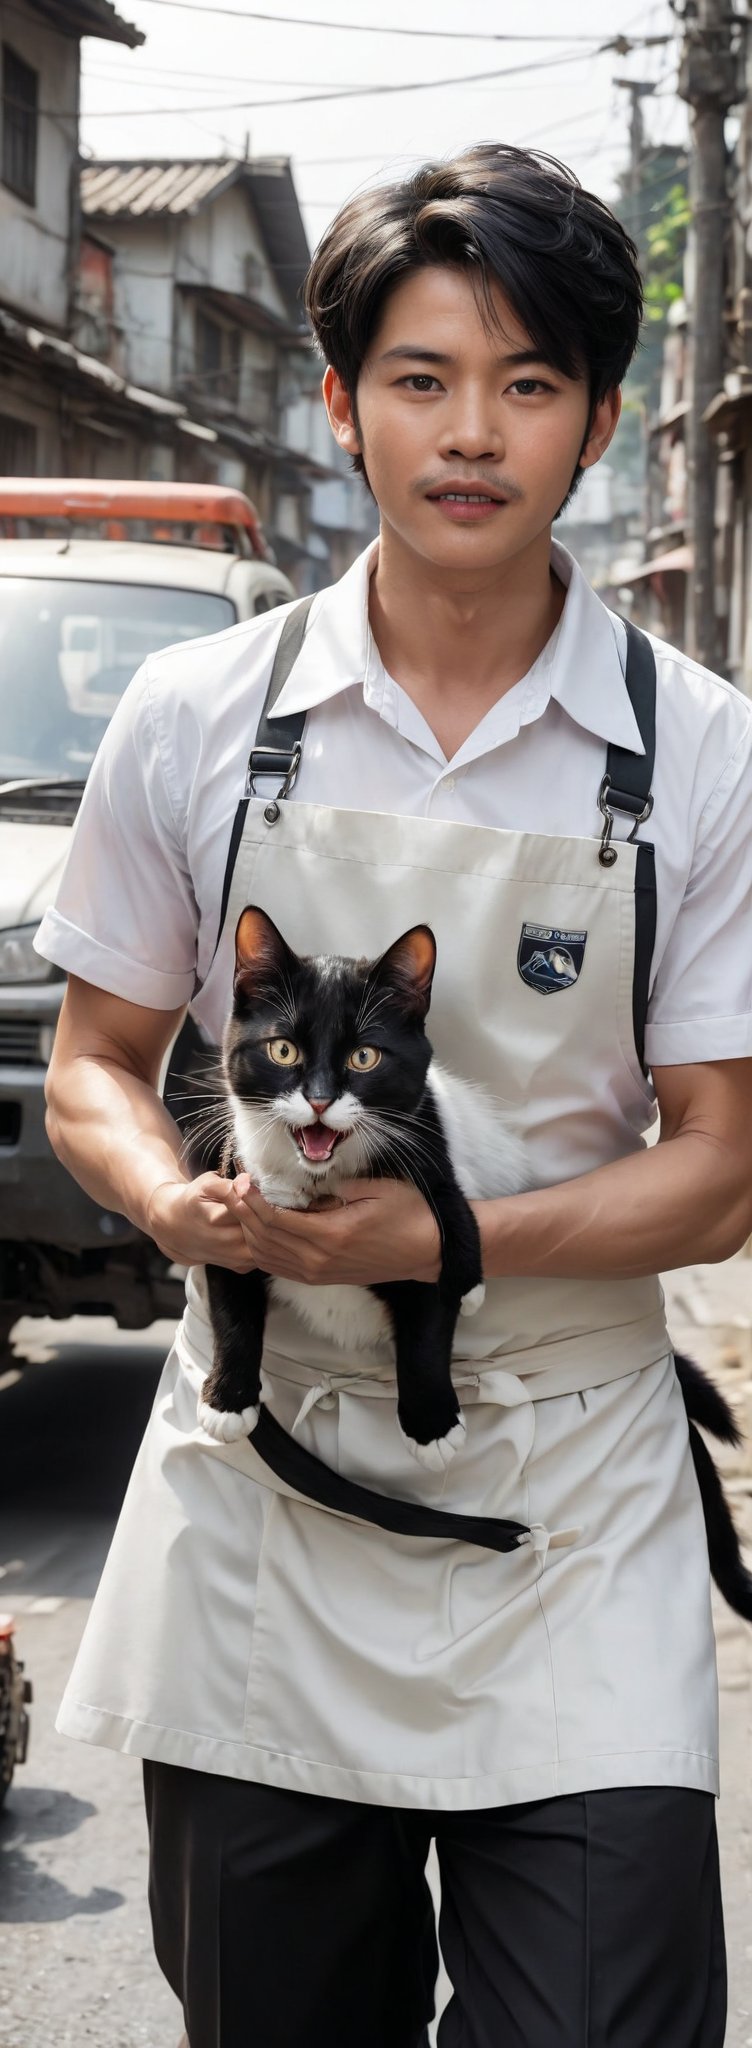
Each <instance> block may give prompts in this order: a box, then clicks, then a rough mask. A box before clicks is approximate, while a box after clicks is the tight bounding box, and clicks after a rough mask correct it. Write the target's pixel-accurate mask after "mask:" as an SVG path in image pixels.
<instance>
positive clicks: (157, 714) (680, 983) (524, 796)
mask: <svg viewBox="0 0 752 2048" xmlns="http://www.w3.org/2000/svg"><path fill="white" fill-rule="evenodd" d="M377 548H378V542H374V543H373V544H372V545H371V546H370V547H369V548H367V549H366V550H365V552H364V553H363V554H362V555H360V556H359V557H358V559H357V561H356V562H354V563H353V565H352V568H351V569H349V570H348V571H347V574H346V575H345V576H343V577H342V579H341V581H340V582H339V583H337V584H334V585H332V586H331V587H330V588H329V589H328V590H325V591H321V592H319V593H318V594H317V596H316V598H315V600H314V603H313V605H312V608H311V613H310V617H309V621H308V630H307V633H306V638H305V641H304V644H303V647H302V650H301V653H300V655H299V656H298V659H297V662H296V663H295V666H294V668H293V670H292V672H291V674H290V676H289V677H288V680H287V682H286V684H285V686H284V689H283V691H282V693H281V695H280V697H279V699H278V702H277V706H276V710H277V713H278V715H279V716H284V715H285V714H286V713H288V712H292V711H297V710H306V711H307V712H308V713H309V716H308V719H307V724H306V732H305V740H304V750H303V760H302V764H301V769H300V773H299V776H298V779H297V782H296V784H295V788H294V790H293V792H292V794H291V798H290V801H293V802H294V801H296V800H302V801H304V802H308V803H319V804H328V805H332V806H338V807H340V808H345V809H362V810H378V811H386V812H392V813H402V814H406V815H411V816H418V817H432V818H447V819H456V820H457V821H458V822H462V823H465V824H475V825H485V826H496V827H501V828H509V829H513V830H516V831H527V832H534V833H544V834H549V835H550V834H553V835H560V834H561V835H571V836H574V837H599V836H600V832H601V828H602V823H603V821H602V818H601V815H600V812H599V810H598V804H597V798H598V791H599V788H600V783H601V779H602V776H603V773H604V769H605V756H606V746H607V743H608V742H609V741H614V742H616V743H617V744H619V745H621V746H625V747H627V748H630V749H631V750H632V751H636V752H642V751H644V750H643V748H642V744H641V741H640V737H639V732H638V729H637V725H636V722H635V718H634V713H633V711H632V708H631V705H630V702H629V698H628V695H627V691H626V687H625V684H624V666H625V662H626V633H625V630H624V627H623V625H622V624H621V622H620V621H619V620H618V619H616V618H615V617H614V616H613V614H611V613H610V612H608V611H607V610H606V608H605V606H604V605H603V604H602V603H601V601H600V599H599V598H598V597H597V596H596V594H595V592H594V591H593V590H592V589H591V588H590V585H589V584H588V582H587V581H586V578H585V577H584V576H583V574H582V571H581V570H580V569H579V567H578V566H577V564H576V562H575V561H574V559H573V557H572V556H571V555H569V554H568V553H567V550H566V549H565V548H563V547H562V546H561V545H560V543H559V542H556V541H554V542H553V543H552V557H551V559H552V566H553V568H554V570H555V573H556V575H557V576H558V577H559V579H560V581H561V582H562V583H563V584H564V585H565V586H566V589H567V595H566V601H565V604H564V608H563V611H562V614H561V618H560V620H559V623H558V625H557V626H556V628H555V631H554V632H553V634H552V635H551V638H550V639H549V641H548V642H547V644H546V646H545V647H544V649H543V651H542V653H541V654H540V655H539V657H538V659H537V661H535V662H534V663H533V666H532V668H531V669H530V670H529V671H528V673H527V675H525V676H523V677H522V678H521V680H520V681H519V682H518V683H516V684H515V685H514V686H513V688H511V689H508V690H506V691H505V693H504V694H503V695H502V696H501V697H500V698H499V700H498V702H497V703H496V704H494V705H493V706H492V708H491V710H490V711H488V712H487V713H486V715H485V717H484V718H482V719H481V721H480V723H479V724H478V725H477V726H476V727H475V729H474V731H473V732H471V733H470V734H469V736H468V738H467V739H466V740H465V741H464V743H463V745H462V746H461V747H460V748H459V750H458V752H457V753H456V754H455V755H454V757H453V758H452V760H450V761H448V760H447V759H446V758H445V756H444V754H443V753H442V750H441V747H440V746H439V743H438V741H437V739H436V738H435V736H434V734H433V733H432V731H431V729H430V727H429V726H428V725H427V723H426V721H425V719H424V718H423V717H422V715H421V713H420V712H419V711H418V709H417V706H416V705H415V704H414V703H413V701H412V699H411V698H410V697H409V695H408V694H407V692H406V691H405V690H404V689H402V688H401V687H400V685H399V683H397V682H395V680H394V678H393V677H392V676H390V675H388V674H387V672H386V670H385V669H384V666H383V663H382V661H381V658H380V655H379V653H378V649H377V648H376V646H375V643H374V641H373V637H372V635H371V632H370V629H369V624H368V580H369V574H370V572H371V570H372V569H373V567H374V566H375V561H376V550H377ZM287 610H288V607H284V609H283V610H282V611H276V612H271V613H266V614H264V615H263V616H262V617H260V618H257V619H253V620H250V621H246V622H244V623H243V624H242V625H239V626H234V627H231V628H230V629H229V631H226V632H223V633H218V634H215V635H213V636H209V637H207V638H204V639H201V640H196V641H193V642H191V643H190V644H188V645H186V644H185V643H182V644H180V645H178V646H176V647H172V648H167V649H164V650H163V651H162V652H161V653H157V654H154V655H152V656H150V657H149V659H148V660H147V661H146V662H145V663H144V665H143V667H142V668H141V669H140V670H139V671H138V674H137V675H136V676H135V677H134V679H133V682H132V683H131V684H130V686H129V688H128V690H127V691H126V693H125V695H124V697H123V699H122V701H121V703H120V705H119V706H118V709H117V711H116V712H115V714H114V716H113V718H112V721H111V724H110V726H109V728H108V731H107V733H106V735H105V738H104V740H103V741H102V745H101V747H100V749H99V752H98V754H97V757H96V760H95V762H94V766H93V768H92V771H91V774H90V777H89V781H88V784H87V788H86V792H85V795H84V799H83V803H82V805H81V810H80V813H79V817H78V820H77V823H76V828H75V831H74V835H73V843H72V846H71V852H70V856H69V859H68V863H67V866H66V869H65V874H64V876H63V880H62V882H61V885H60V888H59V891H58V896H57V900H56V903H55V906H54V908H51V909H50V910H48V911H47V913H46V915H45V917H44V919H43V922H42V925H41V927H40V931H39V934H38V936H37V940H36V945H37V949H38V951H39V952H40V953H42V954H43V955H44V957H45V958H46V959H49V960H54V961H56V962H57V964H58V965H59V966H61V967H63V968H65V969H67V970H68V972H70V973H74V974H77V975H80V976H82V978H83V979H84V980H88V981H90V982H93V983H94V984H95V985H96V986H97V987H99V988H104V989H107V990H109V991H110V992H111V993H112V994H114V995H119V996H123V997H125V998H126V999H127V1000H128V1001H129V1002H134V1003H139V1004H143V1005H145V1006H147V1007H150V1008H154V1009H173V1008H178V1007H179V1006H180V1005H181V1004H183V1003H186V1002H188V1001H189V999H190V997H191V994H192V991H193V987H194V978H195V975H196V972H198V974H199V976H200V978H201V979H202V980H203V978H204V976H205V975H206V973H207V971H208V968H209V965H210V962H211V958H212V955H213V951H214V946H215V942H216V937H217V927H218V919H219V909H220V903H221V897H222V882H223V877H224V871H225V864H226V860H227V851H228V845H229V838H230V832H231V828H232V822H233V818H234V815H235V810H236V806H237V804H238V801H239V798H240V796H241V795H242V792H243V785H244V781H245V773H246V766H247V760H248V754H249V752H250V749H251V747H252V745H253V743H254V739H255V734H256V728H257V725H258V721H259V718H260V715H261V709H262V706H263V702H264V698H265V695H266V690H267V686H268V682H269V676H270V673H271V667H272V662H273V658H274V652H275V649H276V645H277V641H278V638H279V633H280V629H281V625H282V620H283V617H285V616H286V615H287ZM500 631H502V632H503V617H500ZM650 637H651V639H652V645H653V648H654V650H655V655H656V662H657V675H658V689H657V705H656V760H655V774H654V779H653V795H654V810H653V815H652V817H651V819H650V822H649V827H647V828H645V827H643V828H642V834H641V836H643V837H649V838H650V839H651V840H652V841H653V843H654V845H655V850H656V874H657V891H658V920H657V931H656V943H655V950H654V955H653V970H652V979H651V998H650V1005H649V1011H648V1024H647V1032H646V1057H647V1059H648V1061H649V1062H650V1064H651V1065H653V1066H670V1065H682V1064H685V1063H686V1062H688V1061H702V1060H717V1059H733V1058H740V1057H742V1056H744V1055H749V1054H752V705H751V704H750V703H749V701H748V700H747V699H746V698H745V697H743V696H741V695H740V693H739V692H738V691H737V690H736V689H735V688H734V687H733V686H732V685H731V684H729V683H726V682H723V681H722V680H721V679H720V678H719V677H717V676H714V675H711V674H710V673H709V671H708V670H706V669H702V668H699V667H698V665H697V664H696V663H695V662H693V661H690V660H689V659H688V658H687V657H686V656H684V655H682V654H680V653H679V652H677V650H676V649H675V648H671V647H668V646H666V645H665V643H664V642H663V641H660V640H656V639H655V638H653V636H650ZM462 681H463V679H462V676H461V675H458V677H457V689H458V692H459V691H461V690H462ZM265 787H266V786H265V785H264V784H263V783H262V784H261V785H260V788H261V791H262V793H264V792H265ZM628 830H629V824H628V821H626V820H622V821H620V822H619V823H618V824H617V827H616V830H615V835H614V836H615V837H625V836H626V834H627V832H628Z"/></svg>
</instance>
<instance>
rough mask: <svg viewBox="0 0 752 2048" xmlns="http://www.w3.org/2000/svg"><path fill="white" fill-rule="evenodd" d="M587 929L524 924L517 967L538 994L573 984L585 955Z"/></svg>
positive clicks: (554, 991) (550, 994) (524, 979)
mask: <svg viewBox="0 0 752 2048" xmlns="http://www.w3.org/2000/svg"><path fill="white" fill-rule="evenodd" d="M586 944H587V932H563V931H558V930H557V929H556V928H555V927H554V926H552V925H545V924H523V927H522V931H521V933H520V943H519V947H518V950H517V971H518V973H519V974H520V975H521V976H522V980H523V981H526V982H527V985H528V988H535V989H537V991H538V994H539V995H541V996H552V995H556V994H557V993H558V992H559V990H561V989H565V988H573V987H574V984H575V982H576V981H577V980H578V979H579V974H580V969H581V967H582V962H583V960H584V958H585V946H586Z"/></svg>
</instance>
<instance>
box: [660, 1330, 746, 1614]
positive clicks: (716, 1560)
mask: <svg viewBox="0 0 752 2048" xmlns="http://www.w3.org/2000/svg"><path fill="white" fill-rule="evenodd" d="M674 1363H675V1366H676V1375H677V1379H678V1381H679V1385H680V1387H681V1390H682V1394H683V1396H684V1406H685V1408H686V1410H687V1419H688V1422H689V1447H690V1450H691V1452H692V1461H693V1464H694V1468H695V1472H696V1474H697V1484H698V1486H699V1489H700V1499H701V1501H702V1511H703V1514H704V1516H705V1528H706V1530H707V1537H708V1554H709V1557H710V1570H711V1572H712V1575H713V1578H714V1579H715V1583H716V1585H717V1587H718V1590H719V1592H720V1593H722V1594H723V1597H724V1600H727V1601H728V1604H729V1607H733V1609H734V1612H735V1613H736V1614H740V1615H741V1616H742V1618H743V1620H744V1621H752V1573H750V1572H748V1570H747V1567H746V1565H745V1563H744V1560H743V1558H742V1554H741V1549H740V1545H739V1538H738V1535H737V1532H736V1529H735V1527H734V1521H733V1517H732V1514H731V1509H730V1507H729V1504H728V1501H727V1499H726V1495H725V1493H724V1490H723V1486H722V1483H721V1480H720V1477H719V1475H718V1472H717V1470H716V1467H715V1465H714V1463H713V1460H712V1458H711V1455H710V1452H709V1450H708V1447H707V1444H706V1443H705V1442H704V1440H703V1438H702V1437H701V1435H700V1431H699V1429H697V1428H696V1427H695V1425H696V1424H697V1423H699V1424H700V1425H701V1427H702V1429H706V1430H707V1431H708V1432H709V1434H710V1435H711V1436H716V1437H718V1438H719V1439H720V1441H721V1443H724V1444H740V1443H741V1441H742V1435H741V1430H740V1429H739V1428H738V1426H737V1424H736V1422H735V1420H734V1417H733V1415H732V1413H731V1409H730V1407H729V1405H728V1402H727V1401H725V1400H724V1398H723V1395H722V1394H719V1392H718V1388H717V1387H715V1386H714V1385H713V1382H712V1380H711V1379H709V1378H708V1376H707V1374H706V1373H704V1372H702V1371H701V1370H700V1367H699V1366H698V1365H695V1364H694V1363H693V1361H692V1359H691V1358H683V1357H681V1356H680V1355H679V1354H675V1358H674Z"/></svg>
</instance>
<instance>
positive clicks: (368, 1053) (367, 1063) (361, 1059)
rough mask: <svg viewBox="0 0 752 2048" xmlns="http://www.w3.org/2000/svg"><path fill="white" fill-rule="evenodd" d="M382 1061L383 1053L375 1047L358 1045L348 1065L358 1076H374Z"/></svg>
mask: <svg viewBox="0 0 752 2048" xmlns="http://www.w3.org/2000/svg"><path fill="white" fill-rule="evenodd" d="M380 1059H381V1053H380V1052H379V1051H378V1050H377V1048H376V1046H375V1045H356V1047H355V1051H354V1052H351V1054H350V1058H349V1060H348V1062H347V1064H348V1067H352V1068H353V1071H354V1072H355V1073H356V1074H372V1073H373V1070H374V1067H377V1066H378V1064H379V1060H380Z"/></svg>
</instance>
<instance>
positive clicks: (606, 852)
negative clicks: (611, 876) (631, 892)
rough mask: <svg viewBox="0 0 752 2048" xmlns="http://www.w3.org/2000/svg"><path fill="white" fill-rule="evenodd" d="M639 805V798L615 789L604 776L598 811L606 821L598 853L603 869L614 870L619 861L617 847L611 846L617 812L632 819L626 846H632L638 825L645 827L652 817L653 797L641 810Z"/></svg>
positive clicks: (599, 792) (647, 800) (650, 797)
mask: <svg viewBox="0 0 752 2048" xmlns="http://www.w3.org/2000/svg"><path fill="white" fill-rule="evenodd" d="M609 798H610V799H611V801H610V803H609V801H608V799H609ZM639 805H640V798H639V797H637V798H635V797H632V796H628V795H627V793H626V791H625V790H620V789H614V788H613V787H612V784H611V783H610V781H609V778H608V776H607V775H604V777H603V781H602V783H601V786H600V789H599V791H598V809H599V811H600V812H601V814H602V816H603V818H604V819H605V824H604V827H603V831H602V833H601V843H600V848H599V851H598V859H599V861H600V864H601V867H603V868H612V867H613V865H614V861H615V860H618V854H617V851H616V847H615V846H612V844H611V834H612V832H613V829H614V825H615V823H616V812H617V811H621V812H623V813H624V814H625V815H626V817H628V818H631V819H632V830H631V832H629V833H628V834H627V840H626V844H627V845H628V846H631V845H632V842H633V840H634V838H635V836H636V833H637V827H638V825H644V823H645V819H646V818H649V817H650V813H651V811H652V808H653V799H652V796H648V797H646V799H645V802H644V804H641V806H640V808H636V806H639Z"/></svg>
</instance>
